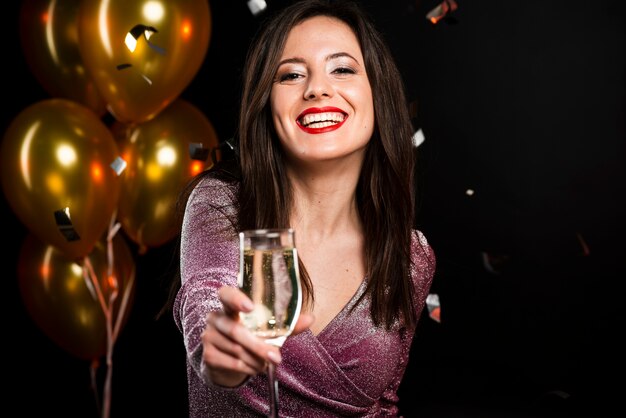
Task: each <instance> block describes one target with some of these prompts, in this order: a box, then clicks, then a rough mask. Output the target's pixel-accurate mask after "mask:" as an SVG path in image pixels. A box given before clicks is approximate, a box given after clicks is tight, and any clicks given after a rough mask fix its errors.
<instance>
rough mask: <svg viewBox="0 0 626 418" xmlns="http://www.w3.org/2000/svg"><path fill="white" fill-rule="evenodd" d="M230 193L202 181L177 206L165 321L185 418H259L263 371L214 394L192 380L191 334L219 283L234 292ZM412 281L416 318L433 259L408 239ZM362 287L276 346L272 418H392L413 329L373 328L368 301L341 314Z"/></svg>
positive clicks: (196, 332) (195, 337) (198, 374)
mask: <svg viewBox="0 0 626 418" xmlns="http://www.w3.org/2000/svg"><path fill="white" fill-rule="evenodd" d="M236 194H237V186H236V185H233V184H231V183H226V182H222V181H220V180H217V179H214V178H205V179H204V180H203V181H202V182H201V183H199V184H198V185H197V186H196V188H195V189H194V191H193V192H192V194H191V196H190V199H189V201H188V203H187V211H186V213H185V219H184V221H183V229H182V239H181V277H182V280H181V281H182V285H181V288H180V290H179V292H178V295H177V297H176V301H175V305H174V319H175V321H176V324H177V326H178V327H179V329H180V330H181V332H182V334H183V338H184V343H185V347H186V350H187V378H188V383H189V387H188V389H189V416H190V417H262V416H264V415H267V414H268V412H269V404H268V399H269V398H268V397H269V393H268V387H267V386H268V384H267V378H266V376H265V375H264V374H260V375H257V376H254V377H252V378H250V379H248V380H247V381H246V382H245V383H244V384H242V385H241V386H239V387H237V388H223V387H220V386H216V385H214V384H212V383H211V382H209V381H208V380H206V379H205V378H204V377H203V374H202V368H203V367H204V366H202V365H201V363H202V362H201V355H202V344H201V338H200V334H201V333H202V331H203V329H204V327H205V323H206V322H205V318H206V316H207V313H208V312H209V311H211V310H217V309H220V308H221V304H220V301H219V299H218V296H217V291H218V289H219V288H220V287H221V286H223V285H230V286H236V285H237V272H238V268H239V264H238V257H239V252H238V251H239V242H238V235H237V234H236V232H235V230H234V229H233V226H232V223H231V220H232V219H234V217H235V216H236V213H237V208H236V204H235V203H234V202H236V199H235V198H236ZM411 249H412V258H413V266H412V270H411V273H412V278H413V284H414V288H415V292H414V294H415V302H416V303H415V306H416V313H417V314H418V316H417V317H418V318H419V314H420V313H421V310H422V308H423V307H424V303H425V300H426V296H427V294H428V291H429V288H430V284H431V281H432V276H433V273H434V255H433V253H432V250H431V249H430V247H429V246H428V244H427V242H426V239H425V238H424V236H423V235H422V234H421V233H420V232H418V231H415V233H414V234H413V239H412V245H411ZM365 285H366V281H365V280H364V281H363V283H362V284H361V285H360V287H359V288H358V290H357V292H356V294H355V295H354V296H353V297H352V299H351V300H350V302H348V304H347V305H346V306H345V307H344V308H343V310H342V311H341V312H340V313H339V314H338V315H337V316H336V317H335V318H334V319H333V320H332V321H331V322H330V323H329V324H328V325H327V326H326V327H325V328H324V329H323V330H322V331H321V332H320V333H319V334H318V335H317V336H316V335H313V333H311V331H310V330H307V331H305V332H302V333H300V334H298V335H293V336H291V337H289V338H288V339H287V341H286V342H285V344H284V345H283V347H282V348H281V354H282V358H283V361H282V363H281V364H280V366H279V367H277V376H278V380H279V400H280V416H281V417H307V418H314V417H337V416H355V417H387V416H389V417H394V416H398V408H397V402H398V396H397V394H396V392H397V389H398V386H399V385H400V381H401V379H402V376H403V374H404V371H405V368H406V365H407V361H408V356H409V348H410V345H411V341H412V339H413V334H414V329H407V328H405V327H401V326H400V325H398V324H396V325H394V327H392V329H391V330H385V329H384V327H375V326H374V325H373V323H372V321H371V318H370V304H369V302H370V300H369V298H365V299H364V302H365V303H363V302H361V303H360V304H359V305H358V306H357V307H356V309H355V310H353V311H352V312H349V311H350V308H352V306H353V305H354V303H355V302H356V300H357V299H358V298H359V296H360V295H361V294H362V293H363V292H364V291H365Z"/></svg>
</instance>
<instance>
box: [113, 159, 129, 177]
mask: <svg viewBox="0 0 626 418" xmlns="http://www.w3.org/2000/svg"><path fill="white" fill-rule="evenodd" d="M126 165H127V164H126V161H125V160H124V159H123V158H122V157H117V158H116V159H115V160H113V162H112V163H111V168H112V169H113V171H115V173H117V175H118V176H119V175H120V174H122V172H123V171H124V170H126Z"/></svg>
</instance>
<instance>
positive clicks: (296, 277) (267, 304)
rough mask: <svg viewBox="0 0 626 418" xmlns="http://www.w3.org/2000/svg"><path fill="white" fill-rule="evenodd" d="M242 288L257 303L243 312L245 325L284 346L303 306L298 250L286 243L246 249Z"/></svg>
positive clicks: (258, 334) (242, 270)
mask: <svg viewBox="0 0 626 418" xmlns="http://www.w3.org/2000/svg"><path fill="white" fill-rule="evenodd" d="M239 287H240V289H241V290H242V291H243V292H244V293H246V294H247V295H248V296H249V297H250V299H251V300H252V302H253V303H254V310H252V311H251V312H241V313H240V318H241V320H242V322H243V323H244V325H245V326H246V327H247V328H248V329H249V330H251V331H252V332H253V333H254V334H256V335H257V336H259V337H261V338H264V339H266V340H267V342H269V343H272V344H276V345H278V346H281V345H282V344H283V342H284V341H285V339H286V338H287V336H288V335H289V334H291V331H292V329H293V325H294V324H295V322H296V321H297V319H298V315H299V314H300V308H301V305H302V294H301V291H300V273H299V268H298V254H297V250H296V249H295V248H294V247H289V246H284V245H277V246H275V247H273V246H271V245H269V246H265V245H257V246H256V247H255V248H251V247H248V248H244V249H243V259H242V265H241V267H240V275H239Z"/></svg>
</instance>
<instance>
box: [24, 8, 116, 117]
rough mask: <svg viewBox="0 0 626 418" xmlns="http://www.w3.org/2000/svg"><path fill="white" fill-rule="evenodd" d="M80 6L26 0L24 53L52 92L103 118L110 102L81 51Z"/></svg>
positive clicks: (32, 67)
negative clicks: (104, 95)
mask: <svg viewBox="0 0 626 418" xmlns="http://www.w3.org/2000/svg"><path fill="white" fill-rule="evenodd" d="M79 6H80V0H62V1H59V0H23V2H22V6H21V9H20V40H21V46H22V52H23V54H24V57H25V58H26V62H27V63H28V66H29V68H30V70H31V72H32V73H33V74H34V75H35V77H36V78H37V80H38V81H39V82H40V83H41V85H42V86H43V87H44V88H45V89H46V91H47V92H48V93H50V94H51V95H52V96H54V97H62V98H66V99H70V100H73V101H76V102H78V103H81V104H84V105H85V106H87V107H89V108H90V109H91V110H93V111H94V113H96V114H97V115H98V116H103V115H104V114H105V113H106V103H105V102H104V99H103V98H102V96H101V95H100V92H99V91H98V88H97V87H96V84H95V83H94V82H93V80H92V79H91V76H90V75H89V74H88V73H87V69H86V68H85V66H84V65H83V59H82V57H81V55H80V51H79V50H78V11H79Z"/></svg>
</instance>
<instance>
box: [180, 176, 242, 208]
mask: <svg viewBox="0 0 626 418" xmlns="http://www.w3.org/2000/svg"><path fill="white" fill-rule="evenodd" d="M238 190H239V182H238V181H236V180H235V179H229V178H225V177H224V176H223V175H222V174H221V173H217V172H205V173H202V175H200V177H198V179H196V182H195V184H194V185H193V188H192V190H191V193H190V195H189V202H192V203H197V202H203V203H212V204H215V205H219V206H224V205H228V204H232V203H233V202H235V201H236V196H237V191H238Z"/></svg>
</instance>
